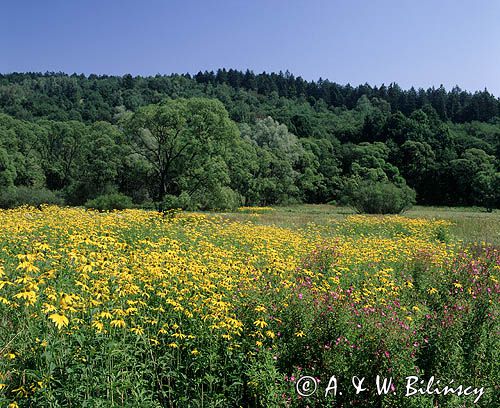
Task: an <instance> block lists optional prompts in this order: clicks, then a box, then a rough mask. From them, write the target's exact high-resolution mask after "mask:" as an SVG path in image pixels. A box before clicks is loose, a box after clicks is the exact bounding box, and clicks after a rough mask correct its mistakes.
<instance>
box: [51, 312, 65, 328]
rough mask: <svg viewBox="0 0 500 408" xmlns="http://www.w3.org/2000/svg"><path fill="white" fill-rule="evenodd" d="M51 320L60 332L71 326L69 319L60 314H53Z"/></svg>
mask: <svg viewBox="0 0 500 408" xmlns="http://www.w3.org/2000/svg"><path fill="white" fill-rule="evenodd" d="M49 319H50V320H52V321H53V322H54V323H55V325H56V326H57V328H58V329H59V330H60V329H62V328H63V327H66V326H67V325H68V324H69V319H68V318H67V317H66V316H64V315H61V314H58V313H52V314H51V315H50V316H49Z"/></svg>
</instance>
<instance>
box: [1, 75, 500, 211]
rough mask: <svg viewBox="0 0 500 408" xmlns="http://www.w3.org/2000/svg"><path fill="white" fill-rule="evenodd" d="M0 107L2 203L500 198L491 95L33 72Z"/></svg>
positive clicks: (250, 79)
mask: <svg viewBox="0 0 500 408" xmlns="http://www.w3.org/2000/svg"><path fill="white" fill-rule="evenodd" d="M0 112H3V113H1V114H0V189H1V194H0V205H1V206H4V207H9V206H14V205H17V204H22V203H24V202H30V200H33V197H39V200H41V201H54V202H63V201H64V202H66V203H67V204H72V205H82V204H84V203H89V202H90V203H92V200H93V202H94V203H96V200H97V201H99V200H102V199H103V198H102V196H103V195H104V196H105V197H108V198H109V196H110V195H114V197H115V198H114V199H115V200H118V201H120V200H121V201H122V204H123V205H124V206H126V205H131V204H135V205H142V206H150V207H154V206H158V205H159V204H158V203H162V204H161V207H163V208H166V207H183V208H201V209H208V208H229V207H235V206H238V205H268V204H280V203H290V202H309V203H320V202H330V201H336V202H340V203H343V202H349V199H350V198H352V197H353V196H355V195H356V194H359V191H365V190H366V191H368V190H370V191H373V190H376V191H379V190H381V189H382V190H384V189H390V188H393V189H397V190H398V191H399V192H400V195H403V196H405V197H407V198H408V199H407V200H406V201H407V202H410V201H412V200H413V198H412V195H413V194H414V193H413V191H412V190H414V191H415V192H416V200H417V202H418V203H421V204H435V205H480V206H484V207H486V208H488V209H491V208H497V207H499V206H500V193H499V191H500V173H499V153H500V100H499V99H498V98H496V97H495V96H493V95H491V94H490V93H488V92H487V91H486V90H485V91H481V92H475V93H470V92H465V91H462V90H460V89H459V88H458V87H456V88H454V89H452V90H451V91H446V90H445V89H444V88H443V87H440V88H438V89H434V88H432V89H428V90H423V89H419V90H415V89H413V88H411V89H409V90H402V89H401V88H400V87H399V86H398V85H396V84H391V85H390V86H388V87H386V86H381V87H371V86H369V85H361V86H358V87H352V86H350V85H338V84H335V83H332V82H329V81H327V80H320V81H317V82H308V81H304V80H303V79H301V78H300V77H294V76H293V75H291V74H289V73H286V74H282V73H280V74H266V73H263V74H259V75H255V74H254V73H252V72H250V71H247V72H240V71H235V70H228V71H226V70H219V71H217V72H216V73H213V72H205V73H201V72H200V73H198V74H197V75H194V76H190V75H169V76H159V75H158V76H155V77H132V76H130V75H125V76H123V77H118V76H96V75H90V76H88V77H87V76H84V75H66V74H36V73H26V74H8V75H0ZM357 192H358V193H357ZM125 196H127V197H125ZM358 198H359V197H358ZM89 200H90V201H89ZM402 207H404V205H402Z"/></svg>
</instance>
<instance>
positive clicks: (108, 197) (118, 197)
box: [85, 193, 134, 211]
mask: <svg viewBox="0 0 500 408" xmlns="http://www.w3.org/2000/svg"><path fill="white" fill-rule="evenodd" d="M133 206H134V205H133V203H132V199H131V198H130V197H129V196H127V195H125V194H121V193H111V194H104V195H100V196H98V197H96V198H94V199H92V200H88V201H87V202H86V203H85V207H86V208H93V209H94V210H99V211H111V210H124V209H125V208H132V207H133Z"/></svg>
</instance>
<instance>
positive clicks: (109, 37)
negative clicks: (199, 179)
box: [0, 0, 500, 96]
mask: <svg viewBox="0 0 500 408" xmlns="http://www.w3.org/2000/svg"><path fill="white" fill-rule="evenodd" d="M0 4H1V8H0V72H2V73H7V72H13V71H18V72H23V71H42V72H45V71H63V72H66V73H73V72H77V73H85V74H90V73H97V74H119V75H121V74H125V73H131V74H133V75H137V74H139V75H155V74H158V73H160V74H169V73H173V72H176V73H185V72H189V73H196V72H198V71H199V70H215V69H217V68H221V67H226V68H236V69H242V70H244V69H246V68H249V69H252V70H253V71H254V72H256V73H258V72H262V71H266V72H271V71H276V72H277V71H279V70H282V71H285V70H287V69H288V70H289V71H291V72H292V73H293V74H295V75H297V76H299V75H300V76H302V77H303V78H305V79H308V80H311V79H314V80H316V79H318V78H320V77H322V78H323V79H325V78H328V79H330V80H331V81H335V82H338V83H341V84H345V83H348V82H349V83H351V84H352V85H358V84H360V83H365V82H367V83H369V84H371V85H380V84H382V83H385V84H389V83H391V82H397V83H399V84H400V85H401V86H402V87H403V88H408V87H410V86H412V85H414V86H415V87H424V88H426V87H429V86H439V85H440V84H443V85H445V86H446V87H447V88H450V87H452V86H453V85H455V84H458V85H459V86H460V87H461V88H463V89H467V90H470V91H474V90H478V89H481V90H482V89H484V88H485V87H486V88H488V90H489V91H490V92H492V93H494V94H495V95H497V96H500V1H498V0H391V1H389V0H364V1H361V0H342V1H341V0H309V1H305V0H303V1H299V0H245V1H243V0H183V1H180V0H136V1H132V0H80V1H77V0H44V1H40V0H32V1H26V0H24V1H23V0H17V1H7V0H1V3H0Z"/></svg>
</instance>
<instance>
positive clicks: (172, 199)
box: [160, 192, 196, 211]
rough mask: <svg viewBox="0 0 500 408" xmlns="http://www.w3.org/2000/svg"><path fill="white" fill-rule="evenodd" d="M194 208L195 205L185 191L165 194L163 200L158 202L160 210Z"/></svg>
mask: <svg viewBox="0 0 500 408" xmlns="http://www.w3.org/2000/svg"><path fill="white" fill-rule="evenodd" d="M174 209H181V210H194V209H196V205H195V204H194V203H193V200H192V199H191V197H190V195H189V194H188V193H186V192H183V193H181V194H180V195H178V196H175V195H171V194H167V195H166V196H165V198H164V199H163V201H162V202H161V203H160V210H161V211H163V210H174Z"/></svg>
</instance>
